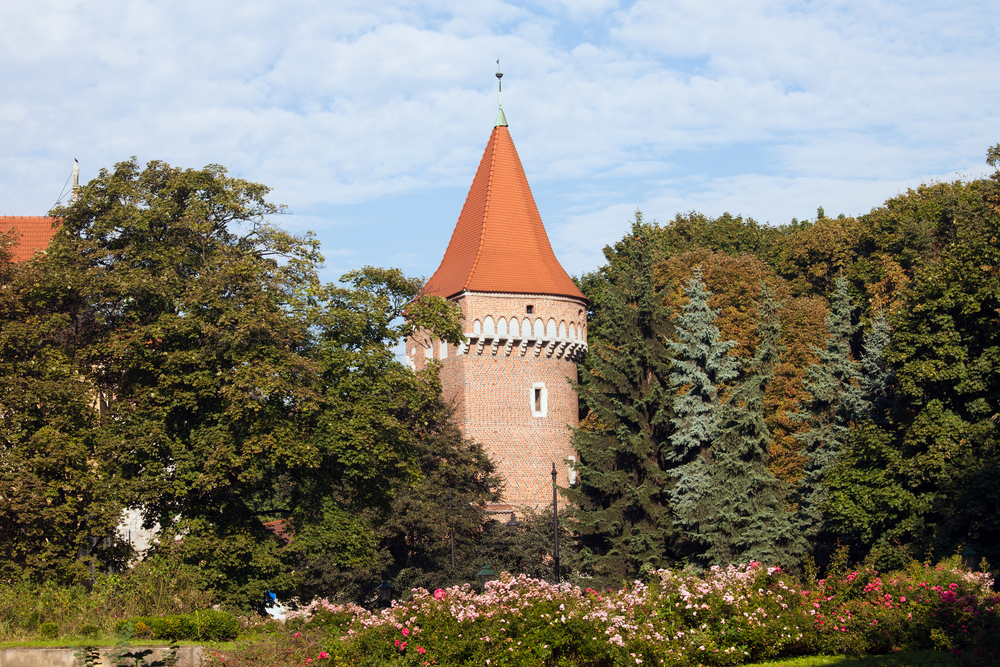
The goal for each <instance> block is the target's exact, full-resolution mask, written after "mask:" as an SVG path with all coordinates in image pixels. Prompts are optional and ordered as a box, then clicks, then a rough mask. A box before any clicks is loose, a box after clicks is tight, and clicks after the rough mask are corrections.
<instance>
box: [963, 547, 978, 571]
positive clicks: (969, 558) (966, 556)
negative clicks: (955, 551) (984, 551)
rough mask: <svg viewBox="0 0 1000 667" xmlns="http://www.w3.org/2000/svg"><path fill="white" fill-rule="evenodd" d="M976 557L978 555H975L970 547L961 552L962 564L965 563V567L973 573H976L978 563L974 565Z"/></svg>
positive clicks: (974, 551)
mask: <svg viewBox="0 0 1000 667" xmlns="http://www.w3.org/2000/svg"><path fill="white" fill-rule="evenodd" d="M978 555H979V554H977V553H976V550H975V549H973V548H972V547H965V551H963V552H962V562H963V563H965V567H967V568H969V569H970V570H972V571H973V572H975V571H976V565H978V563H976V556H978Z"/></svg>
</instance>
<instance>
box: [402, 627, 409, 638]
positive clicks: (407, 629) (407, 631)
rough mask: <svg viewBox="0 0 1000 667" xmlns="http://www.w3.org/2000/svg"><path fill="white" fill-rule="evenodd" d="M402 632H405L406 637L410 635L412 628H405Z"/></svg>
mask: <svg viewBox="0 0 1000 667" xmlns="http://www.w3.org/2000/svg"><path fill="white" fill-rule="evenodd" d="M402 632H403V636H404V637H409V636H410V629H409V628H403V630H402Z"/></svg>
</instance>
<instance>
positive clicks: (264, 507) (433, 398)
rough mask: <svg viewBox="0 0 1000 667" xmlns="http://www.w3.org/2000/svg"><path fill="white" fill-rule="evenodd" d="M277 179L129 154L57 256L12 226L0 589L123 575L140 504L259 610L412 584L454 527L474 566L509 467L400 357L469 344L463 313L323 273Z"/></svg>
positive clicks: (5, 267) (67, 224)
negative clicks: (323, 277) (421, 338)
mask: <svg viewBox="0 0 1000 667" xmlns="http://www.w3.org/2000/svg"><path fill="white" fill-rule="evenodd" d="M267 192H268V189H267V188H266V187H264V186H262V185H259V184H256V183H250V182H247V181H243V180H240V179H235V178H232V177H229V176H227V175H226V173H225V170H223V169H222V168H221V167H218V166H209V167H207V168H205V169H202V170H190V169H189V170H181V169H176V168H173V167H170V166H169V165H166V164H163V163H160V162H151V163H149V164H148V165H147V166H146V167H145V168H140V166H139V165H138V164H137V163H136V162H135V160H132V161H129V162H123V163H120V164H118V165H116V166H115V168H114V169H113V170H112V171H107V170H102V171H101V173H100V175H99V176H98V177H97V178H96V179H94V180H93V181H91V182H90V183H89V184H87V185H86V186H84V187H83V188H82V189H81V190H80V192H79V199H78V201H76V202H75V203H73V204H72V205H70V206H67V207H63V208H58V209H56V210H54V211H53V212H52V215H53V216H55V217H57V218H58V219H59V220H60V221H61V224H60V227H59V229H58V233H57V234H56V236H55V237H54V239H53V241H52V244H51V246H50V247H49V249H48V251H47V252H46V253H45V254H44V255H41V256H38V257H36V258H35V259H33V260H32V261H29V262H24V263H20V264H13V263H11V262H10V261H9V259H10V256H9V253H6V252H5V250H6V249H7V247H8V243H9V241H10V239H0V241H6V242H5V243H0V580H12V579H20V578H26V579H28V580H34V581H43V580H44V581H49V582H62V583H67V584H73V583H88V582H90V581H92V580H93V578H94V576H95V574H96V573H99V572H101V571H104V570H107V569H121V568H123V567H125V566H126V565H127V563H128V562H129V559H130V558H131V557H132V554H131V553H130V547H129V545H127V544H125V543H124V542H122V541H121V540H120V539H118V540H115V539H113V536H114V535H115V529H116V526H117V525H119V523H120V521H121V518H122V512H123V510H124V509H132V510H136V511H139V512H141V515H142V518H143V520H144V522H145V523H146V525H147V527H153V526H156V527H158V530H159V546H158V547H157V551H158V552H159V553H160V554H161V555H163V556H164V557H168V558H170V559H173V560H178V559H179V560H180V561H181V562H184V563H188V564H190V565H193V566H195V567H198V568H199V571H200V572H201V573H202V576H203V578H204V580H205V582H206V583H207V585H208V586H210V587H212V588H214V589H215V590H216V592H217V594H218V595H217V598H218V599H219V600H220V601H222V602H225V603H229V604H231V605H236V606H240V607H244V608H257V609H261V608H263V605H264V602H265V592H266V591H268V590H270V591H272V592H275V593H277V594H278V595H279V596H281V597H284V598H286V599H287V598H288V597H289V596H291V595H295V594H297V595H300V596H302V597H311V596H313V595H316V594H329V593H331V592H333V591H336V590H351V591H352V592H354V593H356V594H357V595H358V596H359V597H365V596H370V595H372V594H373V592H374V586H375V585H377V584H378V581H379V578H378V577H380V576H393V575H396V574H397V573H400V572H402V571H404V570H405V571H407V572H409V575H408V576H409V577H410V578H411V579H412V578H419V577H418V574H415V572H419V571H420V570H421V568H425V569H426V568H428V567H429V568H432V569H433V568H434V567H437V566H439V565H440V564H441V563H442V562H443V561H441V560H440V557H441V554H440V551H441V549H440V548H438V549H437V551H438V552H439V553H438V554H437V558H438V560H436V561H435V560H434V558H432V557H430V556H428V555H427V553H426V549H425V548H424V546H425V545H427V544H433V545H440V543H441V542H442V540H446V536H447V534H448V527H449V524H450V525H451V526H453V527H454V529H455V532H456V535H457V542H458V544H457V547H458V550H459V558H460V562H462V563H463V564H464V566H465V568H466V569H471V568H472V567H473V565H472V560H473V556H472V555H470V554H467V553H466V552H467V551H468V550H469V549H470V548H471V547H470V544H478V543H479V542H481V540H480V539H479V538H480V536H481V534H483V533H484V531H486V532H490V531H492V532H493V533H495V532H497V531H496V530H495V527H494V525H493V524H495V522H493V523H492V524H491V523H489V522H487V523H485V524H484V520H483V519H484V517H483V512H482V505H483V503H484V502H486V501H488V500H490V499H492V498H494V497H495V495H496V492H497V489H498V487H499V484H498V480H497V478H496V475H495V473H494V471H493V466H492V464H491V463H490V461H489V460H488V459H487V457H486V456H485V453H484V452H483V449H482V447H481V446H480V445H478V444H476V443H473V442H469V441H467V440H465V439H463V438H462V436H461V434H460V433H459V431H458V430H457V429H456V428H455V426H454V425H453V424H452V423H451V421H450V419H449V417H448V415H449V412H448V407H447V406H446V405H444V403H443V402H442V399H441V391H440V384H439V382H438V380H437V377H436V375H435V374H434V373H433V372H424V373H419V374H415V373H413V372H411V371H410V370H409V369H408V368H406V367H405V366H404V365H403V364H401V363H399V362H398V361H397V360H396V359H395V357H394V355H393V353H392V351H391V348H392V346H393V345H395V344H396V343H397V342H398V341H400V340H402V339H403V338H404V337H405V336H406V335H407V334H408V332H409V331H410V330H412V328H413V327H417V326H422V327H426V328H428V329H432V330H434V331H435V332H436V334H437V335H438V336H440V337H441V338H443V339H446V340H451V341H453V342H454V341H456V340H458V337H459V336H460V334H461V324H460V322H459V321H458V314H457V308H456V307H455V306H452V305H450V304H448V303H447V302H445V301H444V300H442V299H438V298H424V299H420V300H418V301H414V299H415V297H416V296H417V294H418V291H419V288H420V286H421V281H420V280H418V279H411V278H406V277H405V276H403V275H402V274H401V273H400V272H399V271H396V270H385V269H374V268H365V269H362V270H359V271H354V272H351V273H349V274H347V275H346V276H344V277H343V279H342V280H341V282H340V283H337V284H332V285H324V284H321V283H320V281H319V280H318V278H317V268H318V267H319V265H320V263H321V262H322V257H321V256H320V254H319V248H318V243H317V242H316V241H315V240H314V239H313V238H311V237H310V236H305V237H296V236H293V235H291V234H288V233H287V232H284V231H283V230H281V229H280V228H278V227H277V226H275V225H274V224H273V223H272V222H270V220H272V219H273V216H274V214H276V213H279V212H280V209H279V208H278V207H276V206H275V205H273V204H271V203H269V202H268V201H267V199H266V195H267ZM404 311H405V314H406V318H405V319H404V318H403V317H402V316H403V315H404ZM432 483H436V484H438V485H439V488H437V489H432V490H433V491H434V493H435V494H436V495H435V496H434V497H427V495H426V494H423V495H421V494H420V491H421V490H428V488H429V485H431V484H432ZM444 489H450V490H451V493H452V498H451V501H452V503H451V504H452V506H453V507H454V508H455V509H454V512H453V513H452V514H451V516H450V517H449V518H447V519H444V518H442V517H443V515H444V513H445V512H446V511H447V507H448V498H447V497H445V498H442V497H441V493H440V492H441V490H444ZM428 492H429V491H428ZM415 496H419V498H417V499H416V500H415V499H414V498H415ZM418 519H419V520H418ZM274 521H283V523H279V524H274V523H270V522H274ZM265 524H269V525H270V527H268V526H267V525H265ZM508 542H509V540H508V541H507V542H504V541H503V540H502V539H501V540H500V541H499V543H498V541H497V540H493V544H494V546H496V545H497V544H499V547H498V548H499V549H500V551H501V552H502V553H500V554H494V556H495V557H496V562H497V564H498V565H501V564H502V562H503V558H502V557H503V556H504V555H505V554H507V553H510V552H511V551H513V550H514V549H513V546H512V545H511V544H508ZM505 545H506V550H504V548H503V547H505ZM519 553H521V554H525V555H527V554H530V553H531V550H530V548H527V547H525V548H520V549H519ZM476 560H478V558H476ZM514 565H515V563H512V567H513V566H514ZM480 566H481V561H480ZM461 574H462V575H465V574H467V573H466V572H464V571H463V572H462V573H461ZM456 576H458V574H456ZM372 580H374V583H372Z"/></svg>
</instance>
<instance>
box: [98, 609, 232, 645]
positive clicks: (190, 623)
mask: <svg viewBox="0 0 1000 667" xmlns="http://www.w3.org/2000/svg"><path fill="white" fill-rule="evenodd" d="M116 630H117V632H118V633H119V634H126V635H127V634H131V635H133V636H136V637H148V638H150V639H168V640H170V641H179V640H184V639H186V640H211V641H225V640H227V639H235V638H236V636H237V635H239V633H240V623H239V621H237V620H236V618H235V617H234V616H233V615H232V614H227V613H226V612H224V611H216V610H214V609H206V610H204V611H195V612H191V613H190V614H175V615H173V616H141V617H138V618H129V619H125V620H122V621H119V623H118V625H117V627H116Z"/></svg>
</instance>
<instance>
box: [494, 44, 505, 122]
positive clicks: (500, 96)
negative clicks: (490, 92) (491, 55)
mask: <svg viewBox="0 0 1000 667" xmlns="http://www.w3.org/2000/svg"><path fill="white" fill-rule="evenodd" d="M501 79H503V72H501V71H500V59H499V58H498V59H497V86H499V89H498V90H497V100H498V101H499V102H500V110H499V111H498V112H497V124H496V125H495V126H494V127H507V117H506V116H504V115H503V81H501Z"/></svg>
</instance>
